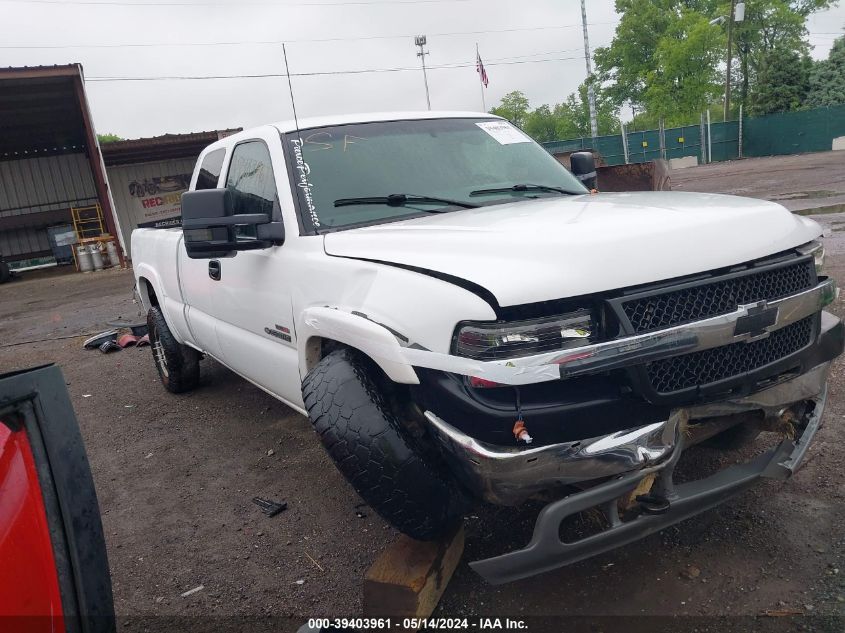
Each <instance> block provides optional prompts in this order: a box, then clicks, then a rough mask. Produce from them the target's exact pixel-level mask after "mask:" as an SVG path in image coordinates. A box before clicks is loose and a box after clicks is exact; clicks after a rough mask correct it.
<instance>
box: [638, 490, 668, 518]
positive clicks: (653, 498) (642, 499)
mask: <svg viewBox="0 0 845 633" xmlns="http://www.w3.org/2000/svg"><path fill="white" fill-rule="evenodd" d="M637 503H639V504H640V507H641V508H642V510H643V512H645V513H646V514H666V513H667V512H669V507H670V505H671V504H670V503H669V500H668V499H667V498H666V497H661V496H660V495H654V494H645V495H638V496H637Z"/></svg>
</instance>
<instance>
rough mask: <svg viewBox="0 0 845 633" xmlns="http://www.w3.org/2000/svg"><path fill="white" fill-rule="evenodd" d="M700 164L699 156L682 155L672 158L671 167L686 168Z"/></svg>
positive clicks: (670, 160)
mask: <svg viewBox="0 0 845 633" xmlns="http://www.w3.org/2000/svg"><path fill="white" fill-rule="evenodd" d="M696 166H698V156H682V157H681V158H670V159H669V168H670V169H686V168H687V167H696Z"/></svg>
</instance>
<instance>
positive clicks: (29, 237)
mask: <svg viewBox="0 0 845 633" xmlns="http://www.w3.org/2000/svg"><path fill="white" fill-rule="evenodd" d="M95 202H97V190H96V187H95V186H94V179H93V176H92V174H91V167H90V164H89V162H88V158H87V157H86V156H85V154H84V153H77V154H61V155H58V156H44V157H41V158H24V159H21V160H10V161H4V162H0V219H2V218H8V217H11V216H25V215H33V214H38V213H43V212H45V211H56V210H63V209H70V207H73V206H84V205H88V204H94V203H95ZM67 221H68V222H69V221H70V212H69V211H68V213H67ZM53 223H55V222H53ZM0 226H2V224H1V223H0ZM49 248H50V243H49V241H48V239H47V231H46V224H45V221H44V220H40V219H39V218H37V217H33V218H32V220H31V221H29V220H23V221H22V222H20V223H16V226H15V228H11V229H2V228H0V252H1V253H3V255H4V256H6V257H10V258H14V257H20V256H24V255H27V254H28V253H36V252H38V251H45V250H49Z"/></svg>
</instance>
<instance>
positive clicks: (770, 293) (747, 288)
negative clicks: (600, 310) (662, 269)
mask: <svg viewBox="0 0 845 633" xmlns="http://www.w3.org/2000/svg"><path fill="white" fill-rule="evenodd" d="M815 284H816V270H815V265H814V263H813V261H812V260H805V261H800V262H797V263H794V264H791V265H788V266H780V267H778V268H773V269H769V270H764V271H760V272H756V273H754V272H752V273H749V274H747V275H741V276H735V277H732V278H729V279H723V280H720V281H714V282H712V283H706V282H704V283H701V284H699V285H696V286H691V287H688V288H681V289H676V290H672V289H671V288H670V289H667V290H665V291H662V292H661V291H656V292H655V294H651V295H648V296H645V297H638V298H634V299H630V300H628V301H624V300H623V303H622V310H623V311H624V313H625V316H627V317H628V320H629V321H630V322H631V325H632V326H633V329H634V332H635V333H637V334H639V333H641V332H649V331H651V330H657V329H660V328H666V327H671V326H674V325H681V324H683V323H689V322H691V321H699V320H701V319H707V318H709V317H714V316H717V315H719V314H727V313H729V312H733V311H734V310H736V309H737V306H740V305H744V304H748V303H755V302H757V301H761V300H763V299H767V300H769V301H771V300H773V299H779V298H781V297H786V296H789V295H792V294H796V293H798V292H801V291H802V290H807V289H809V288H812V287H813V286H814V285H815Z"/></svg>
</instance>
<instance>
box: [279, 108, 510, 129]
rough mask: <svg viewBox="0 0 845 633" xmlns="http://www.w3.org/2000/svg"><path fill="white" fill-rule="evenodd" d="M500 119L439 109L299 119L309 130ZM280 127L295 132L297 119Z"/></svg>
mask: <svg viewBox="0 0 845 633" xmlns="http://www.w3.org/2000/svg"><path fill="white" fill-rule="evenodd" d="M478 118H488V119H498V118H501V117H497V116H496V115H495V114H488V113H486V112H462V111H454V112H452V111H445V110H444V111H438V110H423V111H414V112H362V113H360V114H342V115H337V114H335V115H329V116H321V117H309V118H306V119H299V129H300V130H307V129H309V128H314V127H324V126H327V125H346V124H348V123H371V122H374V121H407V120H413V119H478ZM272 125H273V126H274V127H276V128H278V129H279V131H280V132H295V131H296V129H297V125H296V121H294V120H293V119H291V120H288V121H280V122H278V123H273V124H272Z"/></svg>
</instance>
